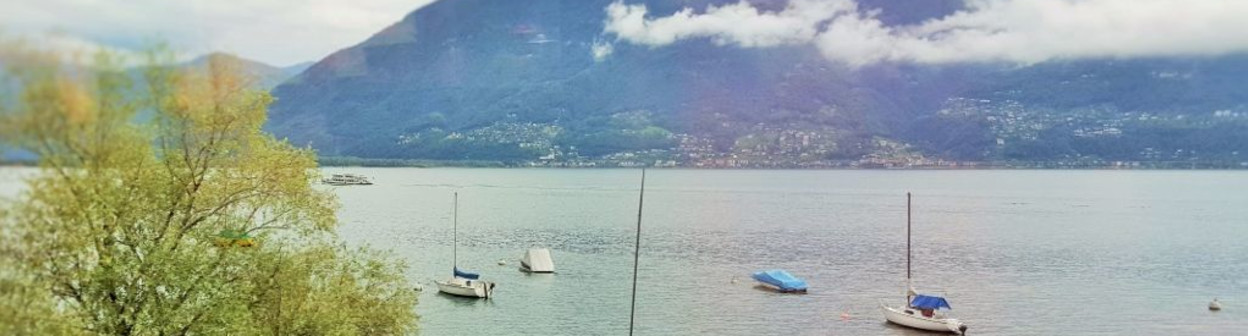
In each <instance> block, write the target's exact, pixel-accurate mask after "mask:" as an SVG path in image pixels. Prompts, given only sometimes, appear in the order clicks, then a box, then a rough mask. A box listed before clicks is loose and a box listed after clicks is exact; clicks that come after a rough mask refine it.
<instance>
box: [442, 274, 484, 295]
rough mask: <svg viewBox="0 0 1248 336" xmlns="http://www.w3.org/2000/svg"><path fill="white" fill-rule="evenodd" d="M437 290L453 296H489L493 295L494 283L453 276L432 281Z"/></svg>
mask: <svg viewBox="0 0 1248 336" xmlns="http://www.w3.org/2000/svg"><path fill="white" fill-rule="evenodd" d="M434 283H436V284H437V285H438V291H439V292H442V293H446V294H450V295H455V296H463V297H471V298H489V297H491V296H494V283H493V282H489V281H478V280H465V279H460V278H454V279H450V280H446V281H434Z"/></svg>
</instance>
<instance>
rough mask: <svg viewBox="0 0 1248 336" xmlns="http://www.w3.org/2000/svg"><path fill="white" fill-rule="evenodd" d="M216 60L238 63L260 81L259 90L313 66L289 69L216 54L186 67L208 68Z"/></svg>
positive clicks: (190, 63)
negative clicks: (209, 63)
mask: <svg viewBox="0 0 1248 336" xmlns="http://www.w3.org/2000/svg"><path fill="white" fill-rule="evenodd" d="M214 58H222V59H228V60H231V61H235V62H238V64H240V65H241V66H242V68H243V72H244V73H246V74H248V75H250V76H254V77H255V78H256V79H257V81H258V83H256V84H257V85H258V86H259V88H262V89H266V90H267V89H272V88H273V87H275V86H277V85H278V84H281V83H282V82H284V81H286V80H287V79H290V78H291V77H295V76H296V75H298V74H299V73H301V72H303V70H306V69H307V68H308V67H310V66H311V65H312V64H313V63H312V62H306V63H299V64H295V65H292V66H288V67H276V66H272V65H268V64H265V63H261V62H259V61H253V60H249V59H246V58H242V57H238V56H235V55H233V54H229V53H223V52H214V53H209V54H206V55H203V56H199V57H196V58H195V59H193V60H190V61H188V62H186V63H185V66H188V67H193V68H203V67H207V66H208V62H210V61H211V60H212V59H214Z"/></svg>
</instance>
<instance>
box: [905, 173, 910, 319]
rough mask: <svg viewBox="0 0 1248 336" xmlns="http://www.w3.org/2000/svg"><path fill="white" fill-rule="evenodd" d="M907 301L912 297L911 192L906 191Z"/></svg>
mask: <svg viewBox="0 0 1248 336" xmlns="http://www.w3.org/2000/svg"><path fill="white" fill-rule="evenodd" d="M906 286H907V288H906V293H907V294H906V298H907V299H906V301H909V300H910V299H909V297H910V294H909V293H910V288H909V286H910V193H909V192H907V193H906Z"/></svg>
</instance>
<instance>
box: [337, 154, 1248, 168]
mask: <svg viewBox="0 0 1248 336" xmlns="http://www.w3.org/2000/svg"><path fill="white" fill-rule="evenodd" d="M317 161H318V164H319V166H320V167H322V168H351V167H363V168H514V169H620V168H642V167H643V165H627V166H621V165H602V166H560V165H534V164H531V163H509V162H503V161H485V160H462V161H461V160H417V159H372V158H357V157H332V156H331V157H322V158H318V160H317ZM645 167H646V168H651V169H689V170H1248V162H1238V163H1236V162H1167V161H1159V162H1144V161H1140V162H1130V163H1127V164H1122V163H1116V164H1070V163H1058V162H973V161H967V162H958V163H955V164H949V165H909V166H905V165H896V166H887V165H852V164H848V163H847V164H844V165H828V166H814V167H781V166H777V167H766V166H743V167H698V166H683V165H675V166H645Z"/></svg>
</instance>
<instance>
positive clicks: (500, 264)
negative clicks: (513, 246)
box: [498, 259, 507, 266]
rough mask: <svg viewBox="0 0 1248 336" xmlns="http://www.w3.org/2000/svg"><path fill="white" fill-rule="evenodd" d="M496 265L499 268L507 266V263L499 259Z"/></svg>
mask: <svg viewBox="0 0 1248 336" xmlns="http://www.w3.org/2000/svg"><path fill="white" fill-rule="evenodd" d="M498 265H499V266H503V265H507V261H506V260H503V259H499V260H498Z"/></svg>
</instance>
